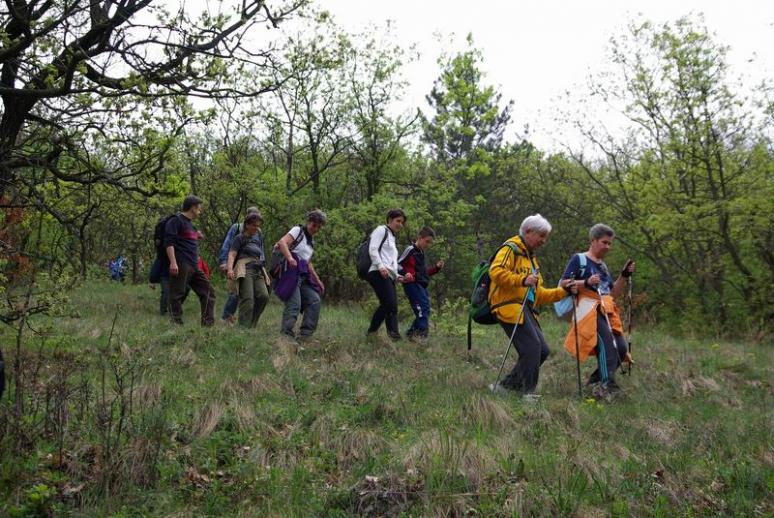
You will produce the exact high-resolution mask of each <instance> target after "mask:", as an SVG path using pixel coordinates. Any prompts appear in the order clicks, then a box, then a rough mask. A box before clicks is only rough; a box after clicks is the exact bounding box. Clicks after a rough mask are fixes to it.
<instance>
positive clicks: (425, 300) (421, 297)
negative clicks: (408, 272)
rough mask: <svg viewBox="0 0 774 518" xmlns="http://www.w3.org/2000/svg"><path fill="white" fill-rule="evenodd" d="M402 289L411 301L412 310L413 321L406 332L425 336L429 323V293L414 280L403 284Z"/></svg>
mask: <svg viewBox="0 0 774 518" xmlns="http://www.w3.org/2000/svg"><path fill="white" fill-rule="evenodd" d="M403 291H404V292H405V293H406V298H408V299H409V302H410V303H411V309H412V311H414V322H412V323H411V327H409V328H408V331H406V334H407V335H415V336H427V329H428V327H429V324H430V295H429V294H428V293H427V288H426V287H425V286H422V285H421V284H418V283H416V282H411V283H409V284H404V285H403Z"/></svg>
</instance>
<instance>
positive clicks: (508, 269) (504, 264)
mask: <svg viewBox="0 0 774 518" xmlns="http://www.w3.org/2000/svg"><path fill="white" fill-rule="evenodd" d="M508 242H511V243H514V244H515V245H516V248H518V249H519V250H520V253H519V254H515V253H514V252H513V250H511V247H509V246H503V247H502V248H500V250H498V252H497V254H496V255H495V257H494V259H493V260H492V264H491V265H490V266H489V278H490V279H491V281H492V282H491V284H490V286H489V306H490V307H491V308H492V313H494V314H495V316H496V317H497V319H498V320H500V321H501V322H505V323H508V324H515V323H516V317H517V316H518V315H519V311H520V310H521V303H522V301H523V300H524V296H525V295H526V294H527V286H524V284H523V282H524V279H526V278H527V276H528V275H529V274H530V273H532V270H533V268H534V269H535V270H536V271H537V272H538V283H537V290H536V293H535V305H536V306H539V305H541V304H548V303H550V302H556V301H558V300H561V299H563V298H564V297H565V296H566V295H567V292H566V291H565V290H564V288H544V287H543V277H542V276H541V275H540V265H539V263H538V261H537V258H535V257H532V256H530V254H529V252H528V251H527V247H526V246H525V245H524V242H523V241H522V240H521V237H519V236H518V235H516V236H513V237H512V238H510V239H509V240H508V241H506V243H508ZM522 322H524V315H522V316H521V320H520V321H519V324H521V323H522Z"/></svg>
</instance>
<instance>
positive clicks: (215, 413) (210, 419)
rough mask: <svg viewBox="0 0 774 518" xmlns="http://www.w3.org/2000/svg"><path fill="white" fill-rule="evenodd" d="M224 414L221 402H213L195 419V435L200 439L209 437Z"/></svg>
mask: <svg viewBox="0 0 774 518" xmlns="http://www.w3.org/2000/svg"><path fill="white" fill-rule="evenodd" d="M223 412H224V409H223V404H222V403H221V402H220V401H213V402H212V403H210V404H209V405H207V407H206V408H205V409H204V410H201V411H200V412H199V413H198V415H197V416H196V418H195V419H194V426H193V433H194V435H195V436H196V437H199V438H202V437H207V436H209V435H210V434H211V433H212V432H213V430H215V428H216V427H217V426H218V424H219V423H220V420H221V418H222V417H223Z"/></svg>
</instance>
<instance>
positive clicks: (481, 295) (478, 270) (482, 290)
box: [468, 241, 524, 351]
mask: <svg viewBox="0 0 774 518" xmlns="http://www.w3.org/2000/svg"><path fill="white" fill-rule="evenodd" d="M506 246H507V247H508V248H510V249H511V250H513V253H514V254H516V255H524V253H523V252H522V251H521V250H519V248H518V247H517V246H516V244H515V243H511V242H510V241H506V242H505V243H503V244H502V245H500V246H499V247H498V248H497V250H495V253H494V254H492V257H490V258H489V260H488V261H481V262H480V263H478V264H477V265H476V267H475V268H473V272H472V273H471V274H470V277H471V280H472V281H473V293H472V294H471V295H470V306H469V307H468V351H470V349H471V348H472V347H473V336H472V325H473V322H476V323H477V324H482V325H485V326H490V325H493V324H496V323H497V318H496V317H495V316H494V315H493V314H492V308H491V307H489V286H490V285H491V284H492V279H491V278H490V277H489V267H490V266H491V264H492V261H494V258H495V256H496V255H497V252H499V251H500V249H501V248H503V247H506Z"/></svg>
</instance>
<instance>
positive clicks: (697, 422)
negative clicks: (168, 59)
mask: <svg viewBox="0 0 774 518" xmlns="http://www.w3.org/2000/svg"><path fill="white" fill-rule="evenodd" d="M157 294H158V293H157V292H156V291H151V290H149V289H148V288H147V287H144V286H118V285H113V284H103V283H94V284H91V285H89V286H87V287H84V288H81V289H79V290H78V291H76V292H74V293H73V295H72V297H73V308H74V309H77V312H78V316H77V317H76V318H61V319H56V320H44V319H41V320H39V321H38V322H35V324H34V325H33V327H35V328H43V329H47V332H46V335H45V336H44V337H42V338H41V337H33V336H32V335H31V334H30V333H28V335H27V336H28V337H29V339H28V342H26V344H25V348H24V349H25V351H26V355H27V359H26V364H27V365H37V366H38V367H39V368H37V370H34V372H30V373H28V377H27V379H28V380H31V379H34V380H35V382H34V383H32V384H31V385H30V386H29V387H28V388H27V389H26V394H27V399H26V406H25V414H28V415H27V417H26V418H25V419H22V420H19V419H16V420H15V418H14V417H13V415H12V413H11V408H12V403H13V397H14V394H13V390H11V391H9V392H8V393H7V395H6V396H5V397H4V399H3V402H2V404H0V417H1V418H2V423H3V426H4V428H3V431H4V432H5V433H4V437H3V438H2V440H0V455H1V457H0V458H2V462H1V463H0V515H8V514H11V515H30V516H34V515H51V514H54V515H65V514H71V513H72V514H76V515H94V514H98V515H113V516H150V515H153V516H157V515H162V516H165V515H173V516H178V515H185V516H187V515H201V514H212V515H228V516H312V515H316V516H350V515H354V514H358V513H360V514H366V515H400V514H403V515H406V516H428V515H439V516H447V515H467V514H471V513H474V512H475V513H476V514H477V515H479V516H522V515H526V516H533V515H535V516H573V515H578V516H643V515H646V516H675V515H683V516H705V515H706V516H720V515H722V516H756V515H758V516H771V515H772V513H774V498H772V493H773V492H774V444H773V443H772V439H771V437H772V432H773V430H772V428H773V427H772V424H773V421H772V409H771V401H772V398H771V396H772V379H774V377H772V365H773V364H772V354H773V353H772V347H771V344H770V343H767V344H763V343H727V342H718V341H701V340H686V339H677V338H672V337H669V336H666V335H663V334H659V333H657V332H655V331H653V332H647V331H644V330H639V331H638V332H637V333H636V334H635V336H634V354H635V358H636V360H637V365H636V367H635V369H634V372H633V373H632V375H631V376H621V377H619V380H620V384H621V385H622V386H623V387H624V390H625V394H624V396H622V397H620V398H618V399H616V400H615V401H613V402H612V403H606V402H596V401H594V400H588V399H579V398H578V397H577V392H576V391H577V385H576V383H577V382H576V379H575V365H574V360H573V359H572V358H571V357H570V356H569V355H568V354H566V352H565V351H564V349H563V348H562V347H561V345H560V344H561V343H562V341H563V337H564V333H565V332H566V328H565V324H560V323H558V322H555V321H553V319H551V318H550V317H546V318H544V319H543V325H544V330H545V334H546V337H547V339H548V341H549V343H550V344H551V347H552V353H553V354H552V356H551V357H550V358H549V360H548V361H547V363H546V364H544V366H543V368H542V371H541V381H540V392H541V393H542V394H543V396H544V397H543V400H542V401H541V402H540V403H538V404H536V405H528V404H525V403H523V402H522V401H521V400H520V399H519V398H516V397H499V396H495V395H493V394H491V393H489V391H488V390H487V389H486V387H487V385H488V384H489V383H491V382H492V381H494V380H493V378H494V377H495V375H496V372H497V368H498V367H499V364H500V360H501V355H502V353H503V350H504V348H505V345H506V339H505V336H504V334H503V333H502V331H501V330H500V329H499V328H495V327H490V328H484V327H477V328H476V335H475V339H474V350H473V354H472V355H471V356H470V357H469V358H468V357H467V355H466V353H465V324H466V322H465V321H464V320H463V319H462V318H461V317H454V316H453V315H441V316H438V315H434V318H435V320H436V324H437V325H436V327H435V329H434V330H433V334H432V336H431V339H430V341H429V342H428V343H427V344H426V345H417V344H413V343H410V342H401V343H399V344H395V345H392V344H389V343H387V342H386V341H385V342H384V343H382V344H378V345H368V344H366V342H365V328H366V326H367V318H368V314H367V310H368V309H369V307H365V308H364V307H361V306H359V305H352V306H333V305H325V307H324V308H323V313H322V318H321V322H320V326H319V331H318V335H317V336H318V337H319V338H320V340H321V341H322V346H321V347H319V348H306V349H304V350H301V351H298V352H295V351H293V350H292V349H291V348H288V347H286V346H285V345H283V344H282V343H281V341H279V340H278V325H279V318H280V312H281V306H280V305H279V303H272V304H270V305H269V307H268V309H267V311H266V313H265V314H264V315H263V317H262V319H261V321H260V322H259V324H258V328H257V329H255V330H252V331H242V330H239V329H234V328H227V327H222V326H216V327H215V328H213V329H204V330H203V329H200V328H199V327H198V326H197V325H196V324H197V322H198V302H197V301H196V300H195V298H194V299H193V300H191V301H189V302H188V303H187V304H186V307H185V320H186V325H185V326H183V327H182V328H179V327H172V326H171V325H170V324H169V323H168V322H167V320H165V319H163V318H161V317H159V316H157V315H156V314H155V313H154V311H155V309H156V307H157V303H156V302H157V299H156V297H157ZM223 300H224V298H223V294H222V293H219V301H218V302H219V307H218V310H220V307H221V305H222V302H223ZM404 305H405V304H404ZM404 310H407V308H402V311H404ZM116 312H117V313H116ZM116 314H117V319H116V324H115V330H114V333H113V337H112V340H111V347H110V348H109V349H108V348H107V344H108V338H109V336H110V333H111V325H112V321H113V318H114V316H115V315H116ZM402 322H404V324H405V323H406V322H408V316H407V315H402ZM47 326H48V327H47ZM14 336H15V335H14V334H13V333H12V330H10V329H6V330H5V335H4V336H3V344H5V345H4V351H5V353H6V361H7V364H8V365H9V368H11V367H12V365H13V356H14V353H13V350H12V349H13V347H12V346H11V344H12V343H13V341H14ZM511 365H512V361H509V362H508V366H509V367H510V366H511ZM132 368H133V369H134V370H133V371H132V370H131V369H132ZM591 369H592V365H591V363H590V362H589V363H587V364H586V365H584V366H583V372H584V375H588V374H589V372H590V370H591ZM132 372H134V380H133V382H131V383H130V381H131V373H132ZM116 373H118V374H116ZM103 375H104V379H105V383H104V387H105V393H104V396H103V395H102V392H101V391H102V387H103V384H102V381H101V380H102V379H103ZM116 379H120V380H122V381H123V382H124V384H125V386H124V391H123V392H124V395H125V398H124V400H125V401H128V400H129V397H128V396H129V395H131V407H127V408H126V409H125V410H126V412H125V414H126V416H125V421H126V422H125V424H124V425H123V428H122V429H121V430H120V431H118V426H117V424H116V423H117V422H118V416H119V415H120V412H119V405H118V403H117V401H119V399H120V398H116V397H115V396H116V394H118V393H120V392H121V390H119V389H118V388H117V387H116ZM57 387H58V388H57ZM57 398H59V400H62V401H65V403H63V404H62V405H59V406H57V405H56V401H57V400H58V399H57ZM35 405H37V407H36V406H35ZM111 405H112V407H111ZM62 407H66V409H67V410H66V412H57V411H54V410H52V409H53V408H62ZM35 408H37V410H35ZM111 416H113V420H112V421H111V420H110V417H111ZM13 423H16V424H13ZM14 426H15V427H16V428H15V429H14ZM14 430H15V431H14ZM20 436H23V437H24V438H26V440H25V441H21V440H20V439H19V437H20ZM111 436H112V437H113V439H112V442H111V439H110V437H111Z"/></svg>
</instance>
